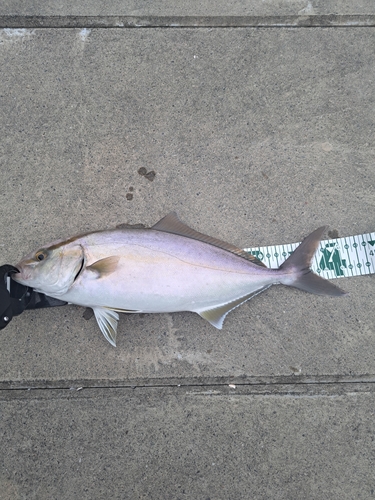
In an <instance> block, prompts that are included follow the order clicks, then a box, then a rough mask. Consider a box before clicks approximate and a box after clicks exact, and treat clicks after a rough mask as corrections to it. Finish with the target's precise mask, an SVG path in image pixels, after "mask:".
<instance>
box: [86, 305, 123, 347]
mask: <svg viewBox="0 0 375 500" xmlns="http://www.w3.org/2000/svg"><path fill="white" fill-rule="evenodd" d="M92 309H93V311H94V314H95V318H96V321H97V322H98V325H99V328H100V330H101V332H102V334H103V335H104V337H105V338H106V339H107V340H108V342H109V343H110V344H112V345H113V346H114V347H116V335H117V322H118V320H119V315H118V314H117V312H116V311H112V310H111V309H106V308H104V307H93V308H92Z"/></svg>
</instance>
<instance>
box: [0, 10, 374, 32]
mask: <svg viewBox="0 0 375 500" xmlns="http://www.w3.org/2000/svg"><path fill="white" fill-rule="evenodd" d="M374 26H375V15H374V14H368V15H364V14H351V15H338V14H327V15H324V14H322V15H306V14H303V13H302V14H300V15H286V16H152V15H150V16H22V15H10V16H6V15H3V16H0V28H5V29H9V28H11V29H25V28H81V29H93V28H100V29H105V28H125V29H126V28H338V27H340V28H353V27H360V28H363V27H374Z"/></svg>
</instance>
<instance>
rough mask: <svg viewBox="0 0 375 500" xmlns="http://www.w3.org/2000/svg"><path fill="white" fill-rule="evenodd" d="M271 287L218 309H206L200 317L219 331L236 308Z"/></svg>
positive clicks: (200, 312)
mask: <svg viewBox="0 0 375 500" xmlns="http://www.w3.org/2000/svg"><path fill="white" fill-rule="evenodd" d="M270 286H271V285H268V286H264V287H263V288H261V289H260V290H257V291H255V292H252V293H249V294H248V295H245V296H244V297H240V298H238V299H236V300H232V301H231V302H228V303H227V304H224V305H221V306H218V307H213V308H211V309H206V310H205V311H197V312H198V314H199V316H202V318H204V319H206V320H207V321H208V322H209V323H211V325H213V326H214V327H215V328H218V329H219V330H221V329H222V327H223V323H224V319H225V316H226V315H227V314H228V313H229V312H230V311H232V310H233V309H235V308H236V307H238V306H240V305H241V304H243V303H244V302H246V301H247V300H250V299H252V298H253V297H255V295H258V293H261V292H263V291H264V290H266V288H269V287H270Z"/></svg>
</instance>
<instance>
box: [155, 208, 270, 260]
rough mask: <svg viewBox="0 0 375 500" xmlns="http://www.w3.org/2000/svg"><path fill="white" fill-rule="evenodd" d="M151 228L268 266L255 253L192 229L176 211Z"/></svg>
mask: <svg viewBox="0 0 375 500" xmlns="http://www.w3.org/2000/svg"><path fill="white" fill-rule="evenodd" d="M151 229H155V230H156V231H164V232H165V233H172V234H178V235H179V236H185V237H186V238H192V239H193V240H198V241H203V242H204V243H208V244H210V245H213V246H215V247H219V248H222V249H223V250H227V251H228V252H231V253H234V254H235V255H238V256H239V257H243V258H244V259H246V260H250V261H251V262H253V264H257V265H258V266H262V267H267V266H265V265H264V264H263V262H261V261H260V260H259V259H257V258H256V257H254V255H251V254H250V253H247V252H245V251H244V250H242V249H241V248H238V247H236V246H234V245H231V244H230V243H226V242H225V241H222V240H218V239H217V238H213V237H212V236H207V235H206V234H203V233H199V232H198V231H196V230H195V229H192V228H191V227H189V226H187V225H186V224H184V223H183V222H181V221H180V219H179V218H178V216H177V214H176V213H175V212H171V213H169V214H168V215H166V216H165V217H163V218H162V219H161V220H159V222H157V223H156V224H155V225H154V226H152V228H151Z"/></svg>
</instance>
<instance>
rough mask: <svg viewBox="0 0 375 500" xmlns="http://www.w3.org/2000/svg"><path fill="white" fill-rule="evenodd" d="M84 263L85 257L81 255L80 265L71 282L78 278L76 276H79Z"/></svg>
mask: <svg viewBox="0 0 375 500" xmlns="http://www.w3.org/2000/svg"><path fill="white" fill-rule="evenodd" d="M84 265H85V258H84V257H82V261H81V265H80V267H79V269H78V272H77V274H76V275H75V277H74V280H73V283H75V281H76V280H77V279H78V277H79V276H80V274H81V273H82V271H83V266H84Z"/></svg>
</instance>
